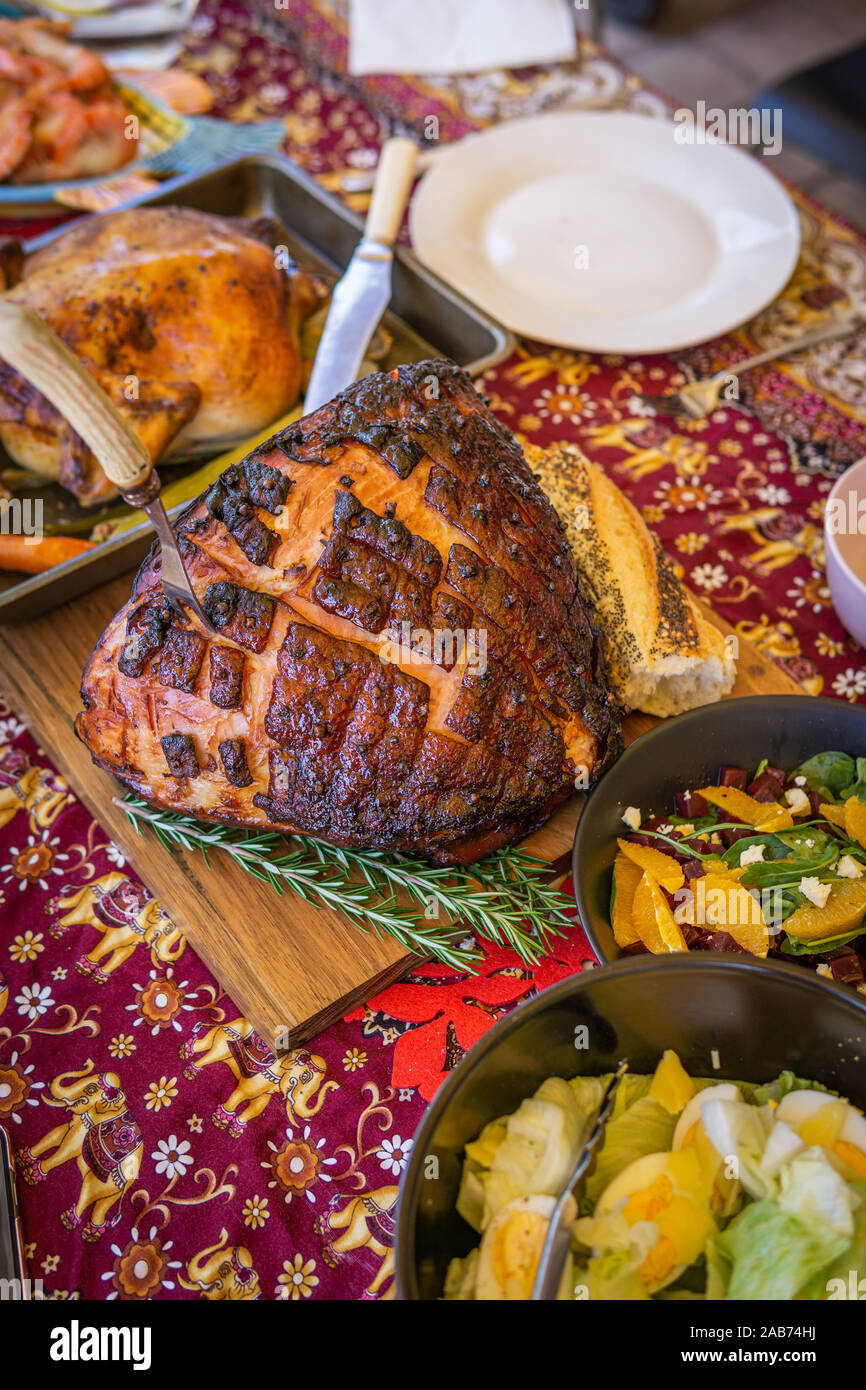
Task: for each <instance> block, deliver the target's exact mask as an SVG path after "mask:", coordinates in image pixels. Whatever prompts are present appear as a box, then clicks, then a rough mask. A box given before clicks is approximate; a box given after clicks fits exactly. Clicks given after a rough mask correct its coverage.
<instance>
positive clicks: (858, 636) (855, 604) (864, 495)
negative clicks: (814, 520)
mask: <svg viewBox="0 0 866 1390" xmlns="http://www.w3.org/2000/svg"><path fill="white" fill-rule="evenodd" d="M851 493H853V494H854V507H853V509H852V507H851V502H850V494H851ZM852 522H854V523H855V524H857V525H858V527H859V530H858V535H859V540H860V544H861V546H862V547H863V550H864V551H866V458H862V459H860V461H859V463H855V464H852V466H851V467H850V468H849V469H847V470H846V471H845V472H844V473H843V474H842V476H841V478H839V479H838V481H837V482H836V484H835V486H834V487H833V490H832V492H831V493H830V495H829V497H828V498H827V514H826V517H825V519H824V547H825V554H826V561H827V583H828V584H829V585H830V594H831V595H832V598H833V606H834V608H835V609H836V612H837V613H838V615H839V617H840V619H841V621H842V623H843V625H844V626H845V627H847V629H848V631H849V632H850V634H851V636H852V637H853V638H855V640H856V641H858V642H859V643H860V645H861V647H866V581H864V580H863V579H861V578H860V577H859V575H857V574H855V573H854V570H853V569H852V568H851V565H850V564H849V563H848V561H847V559H846V558H845V556H844V555H843V553H842V551H841V549H840V547H839V534H840V524H841V525H842V526H846V527H847V534H850V533H851V524H852Z"/></svg>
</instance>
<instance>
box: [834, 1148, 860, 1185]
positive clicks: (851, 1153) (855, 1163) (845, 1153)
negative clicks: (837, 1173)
mask: <svg viewBox="0 0 866 1390" xmlns="http://www.w3.org/2000/svg"><path fill="white" fill-rule="evenodd" d="M833 1152H834V1154H835V1155H836V1157H837V1158H841V1160H842V1162H843V1163H847V1164H848V1167H849V1168H853V1169H854V1172H855V1173H858V1174H859V1176H860V1177H861V1178H866V1154H864V1152H863V1150H862V1149H858V1148H857V1146H856V1144H849V1143H848V1140H847V1139H837V1140H836V1143H835V1144H834V1145H833Z"/></svg>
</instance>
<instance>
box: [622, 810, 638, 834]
mask: <svg viewBox="0 0 866 1390" xmlns="http://www.w3.org/2000/svg"><path fill="white" fill-rule="evenodd" d="M622 818H623V820H624V822H625V824H626V825H627V826H628V828H629V830H640V809H639V808H638V807H637V806H626V808H625V810H624V811H623V813H622Z"/></svg>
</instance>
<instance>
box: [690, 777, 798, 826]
mask: <svg viewBox="0 0 866 1390" xmlns="http://www.w3.org/2000/svg"><path fill="white" fill-rule="evenodd" d="M699 795H700V796H703V797H705V798H706V799H707V801H709V803H710V805H711V806H718V807H719V809H720V810H722V811H727V813H728V815H729V816H730V818H731V820H738V821H742V822H743V823H744V824H745V825H754V826H755V827H756V828H757V829H758V830H790V829H791V827H792V826H793V824H794V817H793V816H792V815H791V813H790V811H786V810H785V808H784V806H780V805H779V803H778V801H756V800H755V798H754V797H753V796H749V795H748V793H747V792H741V791H740V789H739V787H702V788H701V791H700V793H699Z"/></svg>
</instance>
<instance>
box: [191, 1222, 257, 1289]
mask: <svg viewBox="0 0 866 1390" xmlns="http://www.w3.org/2000/svg"><path fill="white" fill-rule="evenodd" d="M178 1283H179V1284H180V1285H181V1286H182V1287H183V1288H185V1289H197V1290H198V1291H199V1292H200V1293H201V1295H202V1297H203V1298H208V1299H211V1300H214V1301H216V1300H218V1299H222V1298H227V1299H231V1300H232V1301H238V1300H241V1299H252V1298H259V1297H260V1296H261V1289H260V1287H259V1276H258V1275H257V1274H256V1271H255V1270H254V1269H253V1259H252V1256H251V1254H250V1252H249V1250H247V1248H246V1246H245V1245H229V1244H228V1231H226V1230H225V1228H223V1230H222V1231H221V1232H220V1238H219V1240H218V1241H217V1243H216V1244H215V1245H207V1246H205V1248H204V1250H199V1252H198V1254H197V1255H193V1257H192V1259H191V1260H190V1262H189V1264H188V1265H187V1267H186V1277H184V1275H182V1274H181V1275H179V1276H178Z"/></svg>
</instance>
